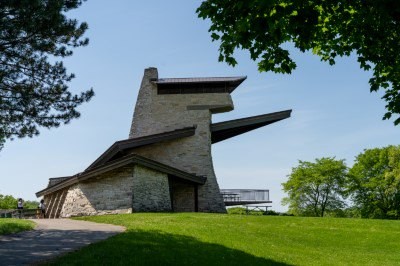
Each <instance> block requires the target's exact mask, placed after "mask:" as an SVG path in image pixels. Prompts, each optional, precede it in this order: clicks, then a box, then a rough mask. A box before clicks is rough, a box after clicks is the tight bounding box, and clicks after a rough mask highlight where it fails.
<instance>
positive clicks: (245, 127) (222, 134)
mask: <svg viewBox="0 0 400 266" xmlns="http://www.w3.org/2000/svg"><path fill="white" fill-rule="evenodd" d="M291 112H292V110H286V111H281V112H275V113H269V114H264V115H257V116H251V117H246V118H241V119H235V120H230V121H225V122H220V123H214V124H211V143H217V142H220V141H223V140H226V139H229V138H232V137H235V136H237V135H240V134H243V133H246V132H248V131H251V130H254V129H257V128H260V127H263V126H266V125H269V124H272V123H275V122H278V121H280V120H283V119H286V118H289V117H290V114H291Z"/></svg>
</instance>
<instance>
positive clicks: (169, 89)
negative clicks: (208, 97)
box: [153, 76, 247, 94]
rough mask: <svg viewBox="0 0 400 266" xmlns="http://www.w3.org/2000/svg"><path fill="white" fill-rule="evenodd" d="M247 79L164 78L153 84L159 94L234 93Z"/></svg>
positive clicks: (241, 77)
mask: <svg viewBox="0 0 400 266" xmlns="http://www.w3.org/2000/svg"><path fill="white" fill-rule="evenodd" d="M246 78H247V77H245V76H240V77H215V78H213V77H212V78H162V79H157V80H154V81H153V82H154V83H155V84H157V92H158V94H196V93H232V92H233V91H234V90H235V89H236V88H237V87H238V86H239V85H240V84H241V83H242V82H243V81H244V80H245V79H246Z"/></svg>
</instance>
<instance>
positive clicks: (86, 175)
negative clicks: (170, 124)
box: [36, 154, 207, 197]
mask: <svg viewBox="0 0 400 266" xmlns="http://www.w3.org/2000/svg"><path fill="white" fill-rule="evenodd" d="M130 164H138V165H141V166H144V167H147V168H150V169H153V170H156V171H159V172H162V173H165V174H168V175H172V176H175V177H178V178H181V179H184V180H186V181H189V182H192V183H196V184H200V185H204V183H205V182H206V179H207V178H206V177H204V176H197V175H195V174H191V173H187V172H185V171H182V170H179V169H177V168H174V167H171V166H169V165H166V164H162V163H159V162H156V161H154V160H151V159H148V158H145V157H143V156H140V155H137V154H130V155H127V156H124V157H122V158H119V159H116V160H113V161H111V162H108V163H105V164H103V165H101V166H99V167H94V168H92V169H89V170H85V171H84V172H82V173H79V174H76V175H74V176H70V177H69V178H67V179H64V180H62V181H61V182H59V183H56V184H54V185H52V186H49V187H47V188H45V189H43V190H41V191H39V192H37V193H36V196H37V197H40V196H43V195H46V194H49V193H52V192H55V191H58V190H60V189H63V188H65V187H69V186H71V185H73V184H76V183H78V182H80V181H84V180H88V179H90V178H93V177H96V176H98V175H101V174H104V173H107V172H109V171H112V170H115V169H118V168H120V167H123V166H126V165H130Z"/></svg>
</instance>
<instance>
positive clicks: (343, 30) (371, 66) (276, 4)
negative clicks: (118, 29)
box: [197, 0, 400, 125]
mask: <svg viewBox="0 0 400 266" xmlns="http://www.w3.org/2000/svg"><path fill="white" fill-rule="evenodd" d="M197 13H198V16H199V17H200V18H203V19H210V20H211V23H212V24H211V27H210V29H209V31H210V32H211V37H212V40H213V41H216V40H219V41H220V42H221V43H220V48H219V51H220V56H219V61H225V62H227V63H228V64H229V65H232V66H235V65H236V64H237V62H236V60H235V58H234V56H233V54H234V51H235V50H236V49H245V50H248V51H249V52H250V57H251V59H252V60H254V61H257V62H258V69H259V70H260V71H273V72H275V73H286V74H289V73H291V72H292V71H293V70H294V69H295V68H296V63H295V62H294V61H293V60H292V58H291V57H290V53H289V51H288V49H285V48H284V46H283V45H284V44H287V43H290V44H293V45H294V47H296V48H297V49H299V50H300V51H302V52H305V51H312V52H313V53H314V54H315V55H317V56H319V57H320V58H321V60H322V61H326V62H328V63H329V64H331V65H333V64H335V58H337V57H338V56H349V55H351V54H355V55H356V56H357V60H358V62H359V64H360V68H361V69H364V70H372V75H373V76H372V77H371V79H370V80H369V83H370V90H371V92H373V91H378V90H379V89H380V88H382V89H383V90H384V95H383V97H382V98H383V99H384V100H385V101H386V109H387V111H386V113H385V114H384V116H383V118H384V119H390V118H391V117H392V116H394V115H395V116H397V117H395V120H394V124H395V125H398V124H400V116H399V114H400V53H399V51H400V1H398V0H354V1H343V0H313V1H304V0H268V1H265V0H237V1H229V0H207V1H204V2H202V4H201V6H200V7H199V8H198V9H197Z"/></svg>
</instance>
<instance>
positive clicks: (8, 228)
mask: <svg viewBox="0 0 400 266" xmlns="http://www.w3.org/2000/svg"><path fill="white" fill-rule="evenodd" d="M34 227H35V223H33V222H31V221H27V220H20V219H11V218H3V219H0V235H6V234H13V233H18V232H21V231H26V230H32V229H33V228H34Z"/></svg>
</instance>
